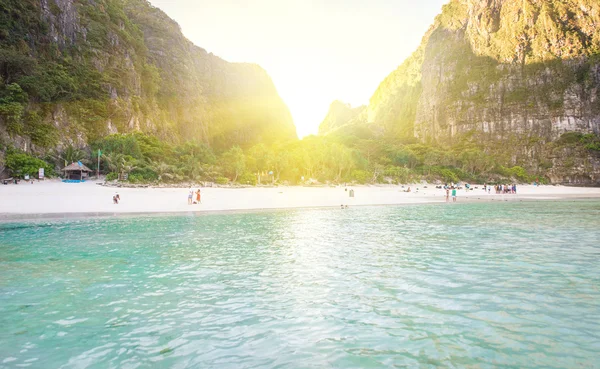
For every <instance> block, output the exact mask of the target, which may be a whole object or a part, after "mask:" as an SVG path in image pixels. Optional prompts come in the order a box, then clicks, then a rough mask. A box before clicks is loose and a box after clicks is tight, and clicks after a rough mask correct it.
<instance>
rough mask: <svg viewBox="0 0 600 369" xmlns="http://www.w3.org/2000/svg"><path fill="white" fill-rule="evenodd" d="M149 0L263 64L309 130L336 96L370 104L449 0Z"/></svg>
mask: <svg viewBox="0 0 600 369" xmlns="http://www.w3.org/2000/svg"><path fill="white" fill-rule="evenodd" d="M150 2H151V3H152V4H153V5H154V6H156V7H159V8H160V9H162V10H163V11H164V12H165V13H167V14H168V15H169V16H170V17H171V18H173V19H174V20H175V21H177V23H179V25H180V26H181V29H182V31H183V33H184V35H185V36H186V37H187V38H188V39H190V40H191V41H192V42H193V43H194V44H196V45H198V46H200V47H202V48H204V49H206V50H207V51H208V52H212V53H213V54H215V55H217V56H220V57H221V58H223V59H225V60H227V61H230V62H249V63H256V64H259V65H260V66H261V67H263V68H264V69H265V70H266V71H267V72H268V73H269V75H270V76H271V78H272V79H273V82H274V83H275V87H276V88H277V91H278V92H279V95H280V96H281V97H282V98H283V100H284V101H285V103H286V104H287V106H288V107H289V108H290V111H291V113H292V117H293V118H294V123H295V124H296V128H297V131H298V136H300V137H305V136H307V135H309V134H316V133H317V131H318V128H319V124H320V123H321V122H322V121H323V119H324V118H325V116H326V115H327V111H328V110H329V105H330V104H331V103H332V102H333V101H334V100H341V101H344V102H346V103H349V104H350V105H351V106H353V107H355V106H359V105H363V104H368V102H369V99H370V97H371V96H372V95H373V93H374V92H375V90H376V89H377V86H379V84H380V83H381V81H383V79H384V78H385V77H386V76H387V75H388V74H390V73H391V72H392V71H394V70H395V69H396V68H397V67H398V66H399V65H400V64H402V62H403V61H404V59H406V58H407V57H408V56H410V54H411V53H412V52H413V51H414V50H416V48H417V47H418V46H419V44H420V42H421V38H422V37H423V35H424V34H425V32H426V31H427V29H428V28H429V26H430V25H431V24H432V23H433V20H434V18H435V16H436V15H437V14H439V13H440V12H441V8H442V5H443V4H445V3H447V2H448V0H150Z"/></svg>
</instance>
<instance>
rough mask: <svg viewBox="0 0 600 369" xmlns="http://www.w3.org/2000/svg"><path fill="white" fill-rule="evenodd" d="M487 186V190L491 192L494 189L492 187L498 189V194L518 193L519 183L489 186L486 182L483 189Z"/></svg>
mask: <svg viewBox="0 0 600 369" xmlns="http://www.w3.org/2000/svg"><path fill="white" fill-rule="evenodd" d="M486 187H487V192H488V193H491V191H492V187H493V188H494V191H496V195H506V194H513V195H515V194H516V193H517V185H516V184H514V183H513V184H512V185H509V184H500V185H495V186H492V185H489V186H487V185H486V184H484V185H483V190H484V191H485V190H486Z"/></svg>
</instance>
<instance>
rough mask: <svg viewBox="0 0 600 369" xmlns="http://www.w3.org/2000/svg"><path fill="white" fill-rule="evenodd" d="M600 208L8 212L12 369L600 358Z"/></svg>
mask: <svg viewBox="0 0 600 369" xmlns="http://www.w3.org/2000/svg"><path fill="white" fill-rule="evenodd" d="M599 213H600V202H582V201H577V202H555V203H551V202H547V203H507V204H467V205H458V206H443V205H422V206H404V207H372V208H353V209H347V210H340V209H329V210H295V211H286V212H273V213H253V214H229V215H210V216H171V217H140V218H114V219H88V220H76V221H57V222H43V223H24V224H11V225H2V224H0V324H1V326H2V328H3V329H2V331H1V332H0V368H13V367H32V368H35V367H39V366H40V363H43V366H44V367H47V368H111V367H114V368H117V367H118V368H150V367H157V366H159V367H169V368H265V367H266V368H297V367H301V368H323V367H339V368H359V367H360V368H363V367H373V368H375V367H382V368H383V367H395V366H397V367H423V368H434V367H465V368H496V367H506V368H509V367H510V368H517V367H518V368H570V367H583V368H595V367H599V366H598V363H599V362H600V358H599V356H598V352H600V334H599V333H598V332H600V268H599V266H600V264H599V262H598V255H600V243H599V242H598V240H600V228H599V227H598V225H599V223H598V217H597V215H598V214H599Z"/></svg>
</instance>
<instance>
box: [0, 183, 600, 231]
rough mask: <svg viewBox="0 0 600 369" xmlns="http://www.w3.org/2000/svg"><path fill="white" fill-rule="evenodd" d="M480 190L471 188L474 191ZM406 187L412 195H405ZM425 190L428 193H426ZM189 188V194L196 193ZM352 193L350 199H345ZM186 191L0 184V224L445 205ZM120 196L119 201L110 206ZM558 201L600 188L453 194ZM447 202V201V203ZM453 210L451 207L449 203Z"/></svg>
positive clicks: (376, 190)
mask: <svg viewBox="0 0 600 369" xmlns="http://www.w3.org/2000/svg"><path fill="white" fill-rule="evenodd" d="M476 186H477V187H479V188H478V189H475V187H476ZM408 187H411V189H412V192H404V191H405V189H407V188H408ZM426 187H427V188H426ZM197 189H198V188H197V187H194V188H192V190H194V191H196V190H197ZM351 189H353V190H354V192H355V197H350V196H349V195H350V190H351ZM189 190H190V189H189V187H188V188H168V187H161V188H124V187H122V188H113V187H106V186H99V185H97V184H96V183H95V182H86V183H73V184H71V183H62V182H60V181H53V180H49V181H44V182H36V183H34V184H29V183H23V184H19V185H6V186H5V185H0V222H12V221H26V220H31V219H33V220H36V219H37V220H44V219H82V218H90V217H116V216H145V215H148V214H164V215H171V214H193V215H204V214H220V213H233V212H238V213H239V212H256V211H275V210H288V209H317V208H329V209H333V208H338V209H339V208H340V205H348V206H349V207H350V208H354V207H362V206H390V205H393V206H398V205H410V204H445V203H446V201H445V191H444V190H443V189H436V188H435V185H432V184H410V185H404V187H402V186H399V185H373V186H369V185H362V186H347V187H342V186H338V187H331V186H330V187H313V186H308V187H306V186H288V187H246V188H214V187H200V190H201V194H202V204H195V205H188V202H187V201H188V193H189ZM116 193H119V195H120V197H121V202H120V203H119V204H118V205H115V204H113V200H112V199H113V196H114V195H115V194H116ZM563 199H566V200H568V199H600V188H589V187H565V186H531V185H522V186H518V187H517V194H505V195H502V194H495V193H494V194H487V193H485V192H484V191H483V186H481V185H473V190H470V191H465V190H459V191H458V202H457V204H461V203H478V202H492V203H493V202H506V201H508V202H511V201H545V200H563ZM450 203H451V204H453V203H452V199H450ZM453 205H456V204H453Z"/></svg>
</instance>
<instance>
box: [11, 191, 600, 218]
mask: <svg viewBox="0 0 600 369" xmlns="http://www.w3.org/2000/svg"><path fill="white" fill-rule="evenodd" d="M497 196H503V195H497ZM504 196H514V195H504ZM586 200H600V197H597V196H590V197H582V196H578V195H568V196H562V197H559V198H555V197H552V198H550V197H543V196H540V197H535V196H526V197H514V198H511V199H501V198H499V197H498V198H480V197H478V198H473V197H467V196H463V197H462V198H460V200H459V201H457V202H456V203H453V202H452V200H450V202H448V203H447V202H446V201H422V202H410V203H409V202H404V203H395V204H359V205H353V206H351V207H349V208H347V209H340V207H339V206H335V205H334V206H331V205H323V206H298V207H278V208H273V207H271V208H244V209H219V210H187V211H180V210H175V211H140V212H64V213H0V225H1V224H10V223H29V222H38V221H39V222H42V221H60V220H64V221H73V220H87V219H115V218H138V217H182V216H190V217H197V216H211V215H225V214H255V213H273V212H284V211H306V210H331V209H339V210H350V209H353V208H369V207H405V206H421V205H436V206H440V205H447V206H460V205H465V204H474V203H498V204H503V203H514V202H548V201H550V202H563V201H586ZM192 206H193V205H192Z"/></svg>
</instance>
